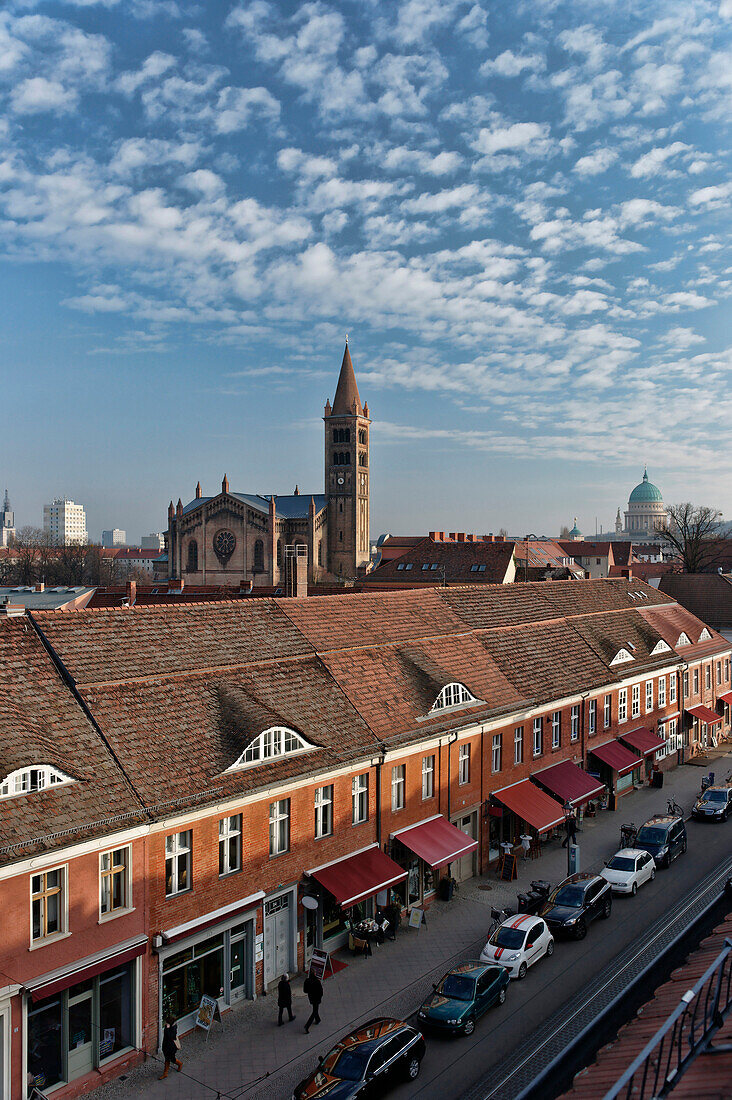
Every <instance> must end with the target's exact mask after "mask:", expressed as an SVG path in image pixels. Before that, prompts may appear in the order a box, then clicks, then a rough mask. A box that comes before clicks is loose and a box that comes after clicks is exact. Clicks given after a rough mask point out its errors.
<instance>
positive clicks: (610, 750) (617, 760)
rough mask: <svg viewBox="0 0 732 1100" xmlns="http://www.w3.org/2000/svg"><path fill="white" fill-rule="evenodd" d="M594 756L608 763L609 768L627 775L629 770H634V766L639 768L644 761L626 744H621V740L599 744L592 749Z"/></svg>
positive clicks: (619, 773)
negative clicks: (627, 747)
mask: <svg viewBox="0 0 732 1100" xmlns="http://www.w3.org/2000/svg"><path fill="white" fill-rule="evenodd" d="M590 752H591V753H592V755H593V756H596V757H597V759H598V760H602V762H603V764H607V766H608V768H612V770H613V771H614V772H617V773H618V775H627V773H628V772H632V771H633V769H634V768H639V767H640V766H641V764H642V763H643V761H642V760H641V759H640V757H638V756H635V754H634V753H632V752H631V751H630V749H626V747H625V745H621V744H620V742H619V741H608V742H607V743H606V744H604V745H598V746H597V748H594V749H590Z"/></svg>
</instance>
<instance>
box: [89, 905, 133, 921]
mask: <svg viewBox="0 0 732 1100" xmlns="http://www.w3.org/2000/svg"><path fill="white" fill-rule="evenodd" d="M134 912H135V906H134V905H133V906H132V907H131V908H127V909H113V910H112V912H111V913H101V914H100V916H99V920H98V921H97V924H107V922H108V921H111V920H116V919H117V917H126V916H128V915H129V914H130V913H134Z"/></svg>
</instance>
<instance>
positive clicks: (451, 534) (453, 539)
mask: <svg viewBox="0 0 732 1100" xmlns="http://www.w3.org/2000/svg"><path fill="white" fill-rule="evenodd" d="M449 537H450V539H451V541H452V542H454V541H455V539H456V538H457V535H456V534H455V532H454V531H451V532H450V536H449Z"/></svg>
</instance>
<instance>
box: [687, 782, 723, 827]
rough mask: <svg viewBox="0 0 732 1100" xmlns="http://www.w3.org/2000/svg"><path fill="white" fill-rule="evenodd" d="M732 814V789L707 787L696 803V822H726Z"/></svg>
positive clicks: (694, 813) (694, 814)
mask: <svg viewBox="0 0 732 1100" xmlns="http://www.w3.org/2000/svg"><path fill="white" fill-rule="evenodd" d="M731 813H732V787H728V786H726V785H725V786H714V787H707V788H706V790H704V791H703V792H702V793H701V795H700V796H699V798H697V800H696V802H695V803H694V808H693V809H692V811H691V816H692V817H693V818H694V820H695V821H726V820H727V818H728V817H729V815H730V814H731Z"/></svg>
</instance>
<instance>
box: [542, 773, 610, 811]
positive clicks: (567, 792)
mask: <svg viewBox="0 0 732 1100" xmlns="http://www.w3.org/2000/svg"><path fill="white" fill-rule="evenodd" d="M531 778H532V779H533V781H534V782H535V783H539V784H540V785H541V786H542V787H543V788H544V789H545V790H546V791H547V792H548V793H549V794H551V795H553V796H554V797H555V798H558V799H559V801H560V802H561V803H562V806H566V805H567V804H568V803H569V805H570V806H571V807H572V808H573V809H574V810H575V812H576V813H577V817H578V819H579V820H580V821H581V819H582V816H583V814H584V811H585V809H586V808H587V807H588V805H589V806H590V808H591V809H594V808H595V807H596V806H598V805H600V804H601V803H602V801H603V800H604V798H605V796H606V795H607V788H606V786H605V784H604V783H601V782H600V780H599V779H597V778H596V777H595V776H594V775H590V774H589V773H588V772H586V771H584V769H583V768H580V767H579V765H578V764H575V763H574V762H573V761H572V760H562V761H561V762H560V763H559V764H553V765H552V766H551V767H549V768H543V769H542V770H541V771H539V772H535V773H534V775H532V777H531Z"/></svg>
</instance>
